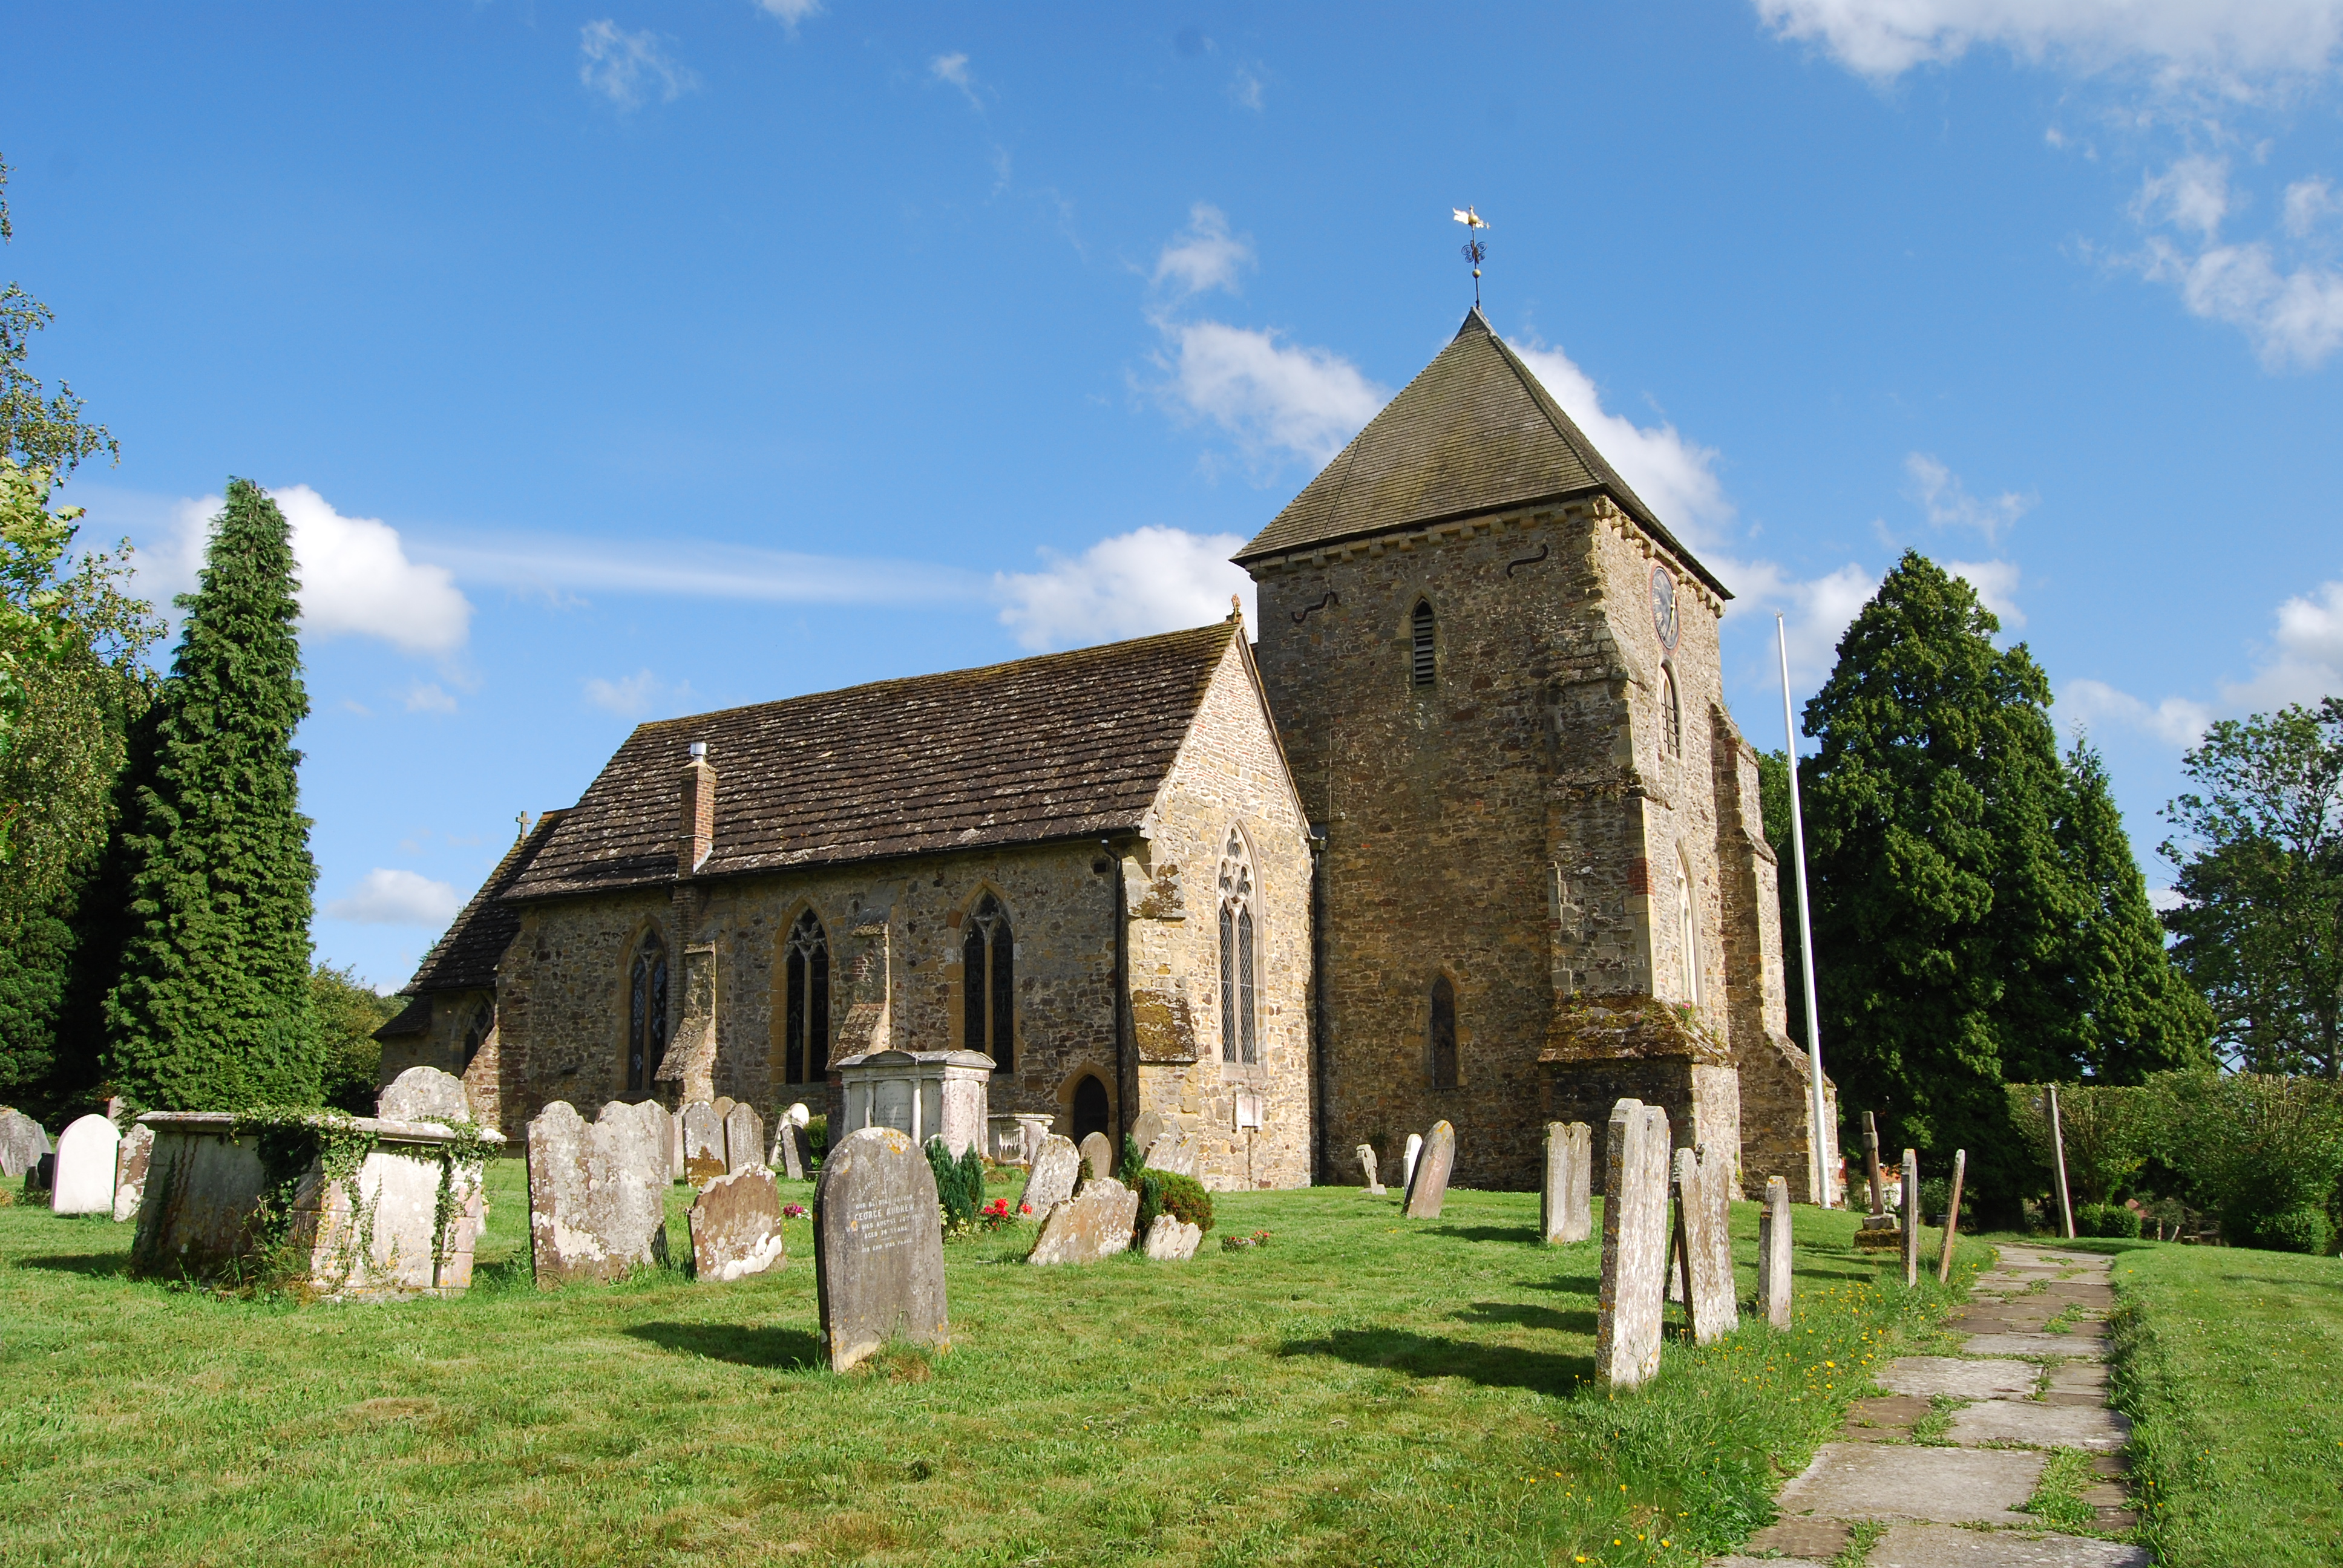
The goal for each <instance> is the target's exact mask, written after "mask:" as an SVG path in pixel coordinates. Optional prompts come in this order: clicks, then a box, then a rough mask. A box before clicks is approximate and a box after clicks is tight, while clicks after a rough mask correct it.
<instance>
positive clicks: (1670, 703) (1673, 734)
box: [1660, 665, 1684, 757]
mask: <svg viewBox="0 0 2343 1568" xmlns="http://www.w3.org/2000/svg"><path fill="white" fill-rule="evenodd" d="M1660 727H1661V732H1662V733H1663V734H1664V735H1665V736H1666V737H1667V742H1668V754H1669V755H1670V756H1672V757H1681V756H1683V755H1684V699H1683V698H1682V697H1680V696H1679V695H1677V692H1676V672H1675V671H1674V669H1673V668H1669V667H1668V666H1667V665H1662V666H1660Z"/></svg>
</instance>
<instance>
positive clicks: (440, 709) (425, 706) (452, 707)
mask: <svg viewBox="0 0 2343 1568" xmlns="http://www.w3.org/2000/svg"><path fill="white" fill-rule="evenodd" d="M455 711H456V699H454V698H453V697H451V696H449V695H448V694H447V690H446V689H444V688H442V687H441V686H440V685H439V683H438V682H437V681H426V680H418V681H417V682H416V683H415V684H414V685H412V686H410V687H408V688H407V712H409V713H453V712H455Z"/></svg>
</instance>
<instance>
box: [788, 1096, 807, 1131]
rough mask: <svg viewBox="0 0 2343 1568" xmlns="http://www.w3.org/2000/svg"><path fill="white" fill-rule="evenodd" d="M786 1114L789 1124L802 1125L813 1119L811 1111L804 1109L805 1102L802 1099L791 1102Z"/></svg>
mask: <svg viewBox="0 0 2343 1568" xmlns="http://www.w3.org/2000/svg"><path fill="white" fill-rule="evenodd" d="M787 1114H788V1117H789V1122H790V1123H791V1125H793V1126H797V1127H803V1126H804V1125H805V1124H806V1123H807V1122H809V1121H812V1120H813V1112H812V1111H808V1110H807V1109H806V1103H805V1101H802V1100H800V1101H795V1102H794V1103H793V1104H791V1105H790V1107H789V1111H788V1112H787Z"/></svg>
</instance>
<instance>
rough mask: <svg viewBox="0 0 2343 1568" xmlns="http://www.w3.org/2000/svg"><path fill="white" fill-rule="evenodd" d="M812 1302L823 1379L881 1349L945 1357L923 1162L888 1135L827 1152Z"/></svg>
mask: <svg viewBox="0 0 2343 1568" xmlns="http://www.w3.org/2000/svg"><path fill="white" fill-rule="evenodd" d="M813 1266H814V1293H815V1296H816V1298H817V1300H818V1302H819V1303H820V1313H821V1338H822V1343H823V1345H824V1346H825V1347H826V1348H827V1349H828V1351H829V1352H830V1371H832V1372H844V1371H846V1369H847V1368H849V1367H850V1366H853V1365H854V1364H855V1363H856V1362H860V1361H864V1360H867V1359H868V1358H869V1357H870V1356H871V1355H873V1354H875V1353H877V1352H878V1351H879V1350H880V1347H882V1346H884V1345H885V1344H886V1342H888V1340H889V1339H890V1338H893V1337H896V1336H899V1335H900V1337H901V1338H903V1339H905V1340H908V1341H910V1342H911V1343H913V1344H923V1345H936V1346H939V1347H949V1346H950V1343H951V1321H950V1312H948V1311H947V1309H946V1304H945V1301H944V1223H943V1210H942V1206H941V1205H940V1203H939V1202H938V1201H937V1198H936V1174H935V1171H932V1170H931V1169H930V1168H929V1165H928V1157H927V1156H926V1155H925V1154H924V1153H922V1152H920V1149H919V1147H918V1146H917V1145H916V1144H914V1143H913V1142H912V1141H910V1138H908V1137H906V1136H905V1135H904V1134H902V1133H900V1132H898V1131H895V1129H893V1128H891V1127H865V1128H863V1129H862V1130H861V1131H859V1132H850V1133H849V1134H847V1136H846V1137H845V1138H843V1139H841V1140H840V1141H838V1142H836V1143H833V1144H831V1145H830V1151H829V1153H828V1154H827V1155H826V1156H825V1157H824V1158H823V1160H822V1162H821V1176H820V1179H819V1181H817V1182H816V1183H815V1186H814V1190H813Z"/></svg>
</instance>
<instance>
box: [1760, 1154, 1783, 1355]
mask: <svg viewBox="0 0 2343 1568" xmlns="http://www.w3.org/2000/svg"><path fill="white" fill-rule="evenodd" d="M1757 1305H1758V1306H1759V1307H1760V1308H1761V1309H1763V1310H1764V1312H1765V1321H1766V1322H1769V1323H1771V1324H1773V1325H1774V1326H1775V1328H1777V1329H1786V1328H1788V1327H1789V1326H1790V1183H1789V1181H1787V1179H1785V1178H1784V1177H1780V1176H1768V1177H1767V1178H1766V1179H1765V1212H1764V1213H1762V1214H1760V1215H1758V1216H1757Z"/></svg>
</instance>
